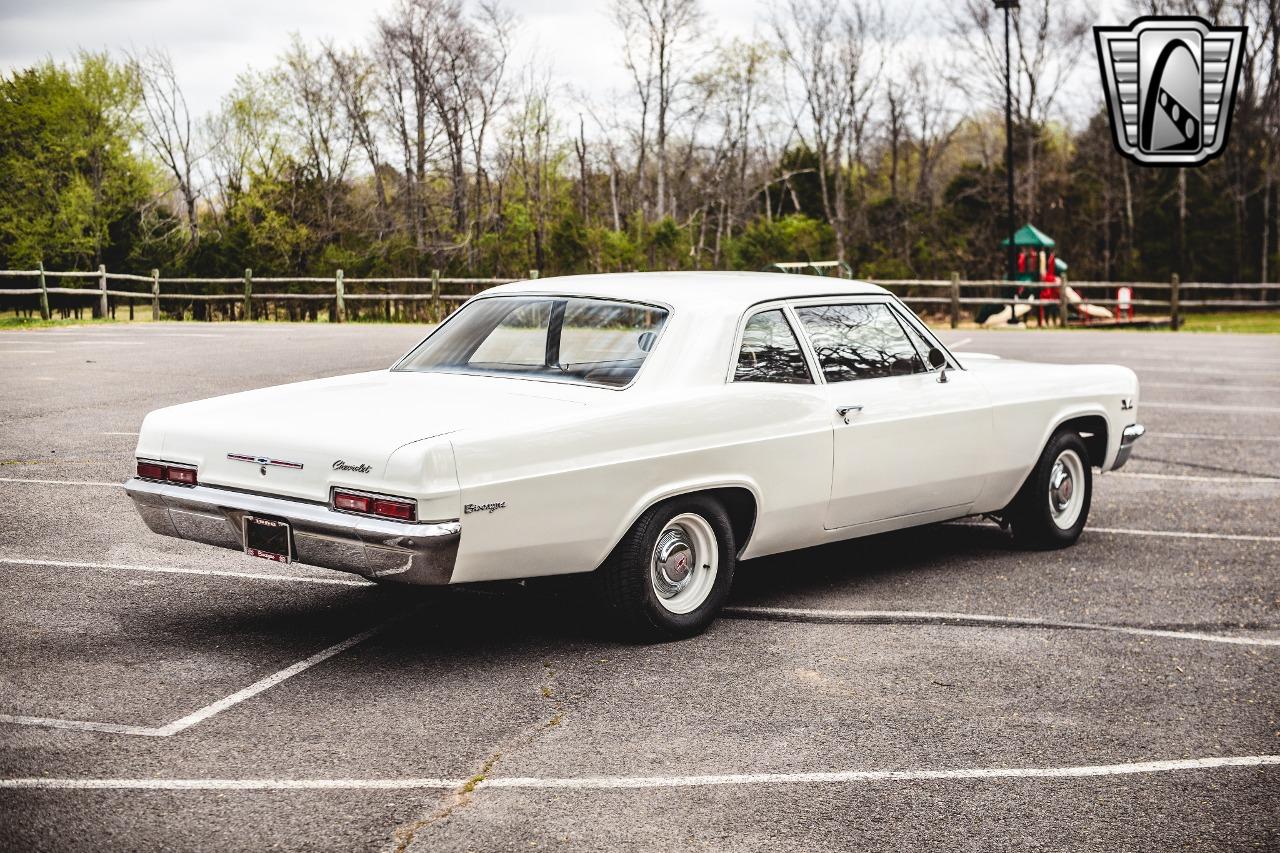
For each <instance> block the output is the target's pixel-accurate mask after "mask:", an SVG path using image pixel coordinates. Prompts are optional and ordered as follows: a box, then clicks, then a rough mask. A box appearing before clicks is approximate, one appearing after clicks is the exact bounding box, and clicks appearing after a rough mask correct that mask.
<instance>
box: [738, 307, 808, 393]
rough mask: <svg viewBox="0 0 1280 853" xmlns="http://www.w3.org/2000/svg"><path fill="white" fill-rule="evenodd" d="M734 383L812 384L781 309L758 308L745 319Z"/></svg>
mask: <svg viewBox="0 0 1280 853" xmlns="http://www.w3.org/2000/svg"><path fill="white" fill-rule="evenodd" d="M733 381H734V382H786V383H792V384H801V383H805V384H807V383H812V382H813V378H812V377H811V376H809V367H808V365H806V364H805V362H804V356H803V355H802V354H801V353H800V342H799V341H797V340H796V336H795V333H794V332H792V331H791V326H790V324H789V323H787V318H786V317H785V316H783V314H782V311H781V310H779V309H774V310H772V311H761V312H760V313H759V314H756V315H755V316H753V317H752V318H751V319H750V320H748V321H747V325H746V328H745V329H743V331H742V347H741V348H740V349H739V350H738V366H737V369H735V370H734V372H733Z"/></svg>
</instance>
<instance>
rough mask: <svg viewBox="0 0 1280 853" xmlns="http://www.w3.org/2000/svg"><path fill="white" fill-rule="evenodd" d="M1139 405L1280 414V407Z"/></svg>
mask: <svg viewBox="0 0 1280 853" xmlns="http://www.w3.org/2000/svg"><path fill="white" fill-rule="evenodd" d="M1139 405H1141V406H1143V407H1145V408H1148V409H1188V410H1191V411H1196V412H1255V413H1260V414H1272V415H1274V414H1280V406H1218V405H1214V404H1211V403H1166V402H1163V401H1156V402H1150V401H1147V400H1143V401H1142V402H1141V403H1140V404H1139Z"/></svg>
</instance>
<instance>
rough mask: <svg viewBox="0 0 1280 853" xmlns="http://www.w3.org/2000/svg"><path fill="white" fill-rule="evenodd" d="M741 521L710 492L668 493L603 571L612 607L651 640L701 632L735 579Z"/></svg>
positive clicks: (630, 630) (625, 624)
mask: <svg viewBox="0 0 1280 853" xmlns="http://www.w3.org/2000/svg"><path fill="white" fill-rule="evenodd" d="M734 553H735V549H734V542H733V528H732V526H731V525H730V523H729V516H728V514H727V513H726V512H725V510H724V507H722V506H721V505H720V502H719V501H717V500H715V499H714V498H712V497H710V496H707V495H691V496H688V497H677V498H672V499H670V500H667V501H663V502H662V503H660V504H658V505H657V506H655V507H653V508H652V509H650V510H648V511H647V512H646V513H645V514H644V515H642V516H641V517H640V519H639V520H638V521H636V523H635V524H634V525H632V527H631V529H630V530H629V531H627V534H626V535H625V536H624V537H623V538H622V541H621V542H619V543H618V546H617V547H616V548H614V550H613V553H612V554H610V555H609V558H608V559H607V560H605V563H604V565H602V566H601V567H600V568H599V569H598V570H597V572H596V574H597V588H598V591H599V593H600V598H601V601H602V603H603V604H604V605H605V608H606V610H607V611H608V612H609V613H610V614H611V615H612V616H614V617H615V618H616V619H617V620H618V622H619V623H620V627H622V628H623V631H624V633H625V634H627V635H629V636H631V637H634V638H637V639H641V640H646V641H651V642H653V641H662V640H675V639H680V638H682V637H691V636H693V635H695V634H698V633H701V632H702V631H703V629H705V628H706V627H707V626H708V625H709V624H711V621H712V620H713V619H715V617H716V613H717V612H719V610H720V606H721V605H722V604H723V603H724V600H725V597H726V596H727V595H728V593H729V587H730V585H731V584H732V583H733V570H734V564H735V558H734Z"/></svg>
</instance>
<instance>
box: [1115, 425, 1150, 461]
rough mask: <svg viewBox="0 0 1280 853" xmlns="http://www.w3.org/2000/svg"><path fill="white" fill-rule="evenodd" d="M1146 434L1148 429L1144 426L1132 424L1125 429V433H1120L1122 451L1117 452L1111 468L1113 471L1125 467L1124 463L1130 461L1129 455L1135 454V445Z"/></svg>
mask: <svg viewBox="0 0 1280 853" xmlns="http://www.w3.org/2000/svg"><path fill="white" fill-rule="evenodd" d="M1146 433H1147V428H1146V427H1144V426H1143V425H1142V424H1130V425H1129V426H1127V427H1125V428H1124V432H1122V433H1120V449H1119V450H1118V451H1116V461H1115V463H1114V464H1112V466H1111V470H1112V471H1119V470H1120V469H1121V468H1122V467H1124V463H1126V462H1128V461H1129V454H1131V453H1133V445H1134V444H1136V443H1137V441H1138V439H1140V438H1142V436H1144V435H1146Z"/></svg>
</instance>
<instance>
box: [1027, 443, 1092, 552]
mask: <svg viewBox="0 0 1280 853" xmlns="http://www.w3.org/2000/svg"><path fill="white" fill-rule="evenodd" d="M1092 502H1093V469H1092V468H1091V467H1090V460H1089V451H1088V449H1087V448H1086V447H1085V443H1084V440H1083V439H1082V438H1081V437H1080V436H1079V435H1078V434H1076V433H1074V432H1070V431H1068V430H1063V431H1061V432H1057V433H1055V434H1054V435H1053V437H1052V438H1050V439H1049V443H1048V444H1046V445H1045V448H1044V451H1043V452H1042V453H1041V454H1040V458H1039V460H1037V462H1036V466H1035V468H1034V469H1033V470H1032V471H1031V474H1030V475H1029V476H1028V477H1027V481H1026V482H1025V483H1024V484H1023V486H1022V488H1021V489H1020V490H1019V491H1018V496H1017V497H1016V498H1014V500H1013V503H1012V504H1010V505H1009V509H1008V511H1007V512H1006V514H1005V515H1006V518H1007V519H1008V520H1009V523H1010V525H1011V527H1012V528H1013V538H1014V541H1015V542H1017V543H1018V544H1019V545H1021V546H1022V547H1024V548H1033V549H1038V550H1049V549H1054V548H1065V547H1067V546H1069V545H1074V544H1075V542H1076V540H1077V539H1079V538H1080V534H1081V532H1083V531H1084V526H1085V523H1086V522H1087V521H1088V520H1089V507H1090V505H1091V504H1092Z"/></svg>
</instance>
